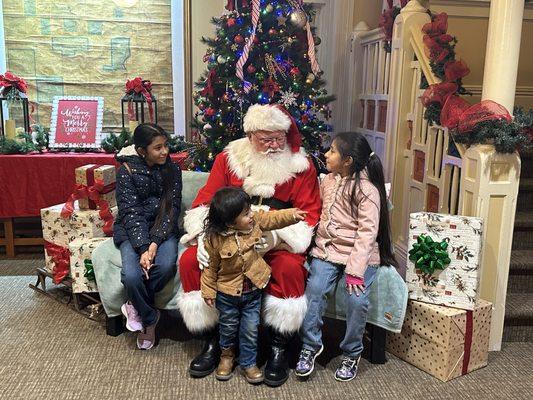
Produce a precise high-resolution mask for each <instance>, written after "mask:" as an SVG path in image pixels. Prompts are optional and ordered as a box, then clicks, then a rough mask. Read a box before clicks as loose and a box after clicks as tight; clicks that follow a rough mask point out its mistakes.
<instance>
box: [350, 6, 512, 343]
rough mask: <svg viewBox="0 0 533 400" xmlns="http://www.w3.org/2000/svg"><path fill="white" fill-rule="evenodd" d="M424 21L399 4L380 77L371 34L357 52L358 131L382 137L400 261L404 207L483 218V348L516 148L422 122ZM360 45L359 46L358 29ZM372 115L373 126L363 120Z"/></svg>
mask: <svg viewBox="0 0 533 400" xmlns="http://www.w3.org/2000/svg"><path fill="white" fill-rule="evenodd" d="M427 22H430V16H429V15H428V13H427V9H426V8H425V7H423V6H422V5H421V4H420V2H419V1H418V0H411V1H410V2H409V3H408V5H407V6H406V7H404V8H403V9H402V12H401V13H400V15H399V16H398V17H397V18H396V20H395V22H394V30H393V38H392V43H391V47H392V53H391V54H390V61H388V60H389V58H388V57H385V60H387V62H388V63H389V65H390V74H389V78H388V80H387V79H385V78H383V79H382V80H379V79H377V80H376V78H375V74H374V69H373V67H374V66H375V65H376V61H375V57H376V54H377V55H378V63H377V65H379V59H380V58H379V57H382V56H380V52H379V51H377V50H375V46H376V43H377V41H376V40H374V41H370V40H369V41H368V44H367V49H366V50H365V51H364V52H363V55H364V56H363V58H362V62H363V72H362V73H363V79H362V87H363V89H364V90H362V92H361V93H362V94H361V106H362V107H363V111H364V113H363V114H362V115H363V117H364V118H363V119H362V121H363V125H362V127H359V130H360V131H361V132H362V133H364V134H365V135H366V136H367V137H368V136H371V137H373V138H378V139H379V138H382V142H381V143H382V144H383V149H382V154H383V157H382V159H383V160H384V163H385V165H386V171H385V172H386V178H387V181H389V182H392V194H391V197H392V202H393V204H394V209H393V212H392V234H393V240H394V243H395V249H396V254H397V255H398V257H399V259H400V264H401V265H406V259H407V251H408V249H407V241H408V234H409V214H410V213H411V212H416V211H433V212H442V213H449V214H460V215H466V216H478V217H482V218H483V219H484V224H485V229H484V236H483V239H484V241H483V250H482V261H481V262H482V267H481V282H480V289H479V293H480V297H481V298H483V299H486V300H489V301H491V302H492V303H493V304H494V311H493V322H492V328H491V346H490V348H491V350H499V349H500V346H501V338H502V333H503V320H504V315H505V297H506V288H507V278H508V273H509V258H510V251H511V244H512V234H513V225H514V213H515V209H516V197H517V194H518V180H519V172H520V159H519V157H518V155H516V154H510V155H502V154H499V153H496V152H495V150H494V147H493V146H490V145H476V146H471V147H470V148H468V149H466V148H464V147H463V146H461V145H456V144H455V143H454V141H453V139H452V138H451V136H450V134H449V133H448V130H447V129H445V128H442V127H440V126H435V125H429V124H428V123H427V121H426V120H425V119H424V118H423V115H424V111H425V110H424V107H423V105H422V103H421V101H420V96H421V94H422V92H423V90H422V89H421V88H420V87H421V85H420V84H421V81H422V77H424V78H425V80H426V81H427V82H428V83H429V84H434V83H438V82H439V80H438V78H437V77H435V75H434V74H433V73H432V71H431V68H430V65H429V59H428V57H427V56H426V54H425V49H424V43H423V33H422V30H421V29H422V26H423V25H424V24H425V23H427ZM362 44H363V48H364V45H365V41H364V36H363V41H362ZM372 46H374V47H372ZM369 65H370V66H369ZM383 82H387V83H388V92H387V93H386V98H380V97H379V96H380V95H385V93H379V90H380V89H381V88H383V87H384V86H383V85H381V86H380V83H381V84H382V83H383ZM379 101H387V103H386V104H387V106H386V107H387V118H386V127H385V132H382V131H381V130H380V129H377V130H376V129H375V128H376V125H379V124H376V123H377V122H379V119H378V118H379V117H378V116H376V114H378V113H376V112H375V110H374V114H373V111H372V109H371V106H372V104H374V106H378V105H379V103H378V102H379ZM372 117H373V119H374V125H367V123H368V121H369V120H370V121H371V120H372ZM372 127H373V128H374V129H370V128H372ZM378 128H379V127H378ZM375 143H376V139H374V145H375ZM374 151H376V150H374Z"/></svg>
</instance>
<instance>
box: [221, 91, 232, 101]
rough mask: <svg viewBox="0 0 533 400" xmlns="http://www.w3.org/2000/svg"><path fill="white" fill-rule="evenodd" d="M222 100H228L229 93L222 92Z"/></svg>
mask: <svg viewBox="0 0 533 400" xmlns="http://www.w3.org/2000/svg"><path fill="white" fill-rule="evenodd" d="M222 100H224V101H230V96H229V93H227V92H226V93H224V95H223V96H222Z"/></svg>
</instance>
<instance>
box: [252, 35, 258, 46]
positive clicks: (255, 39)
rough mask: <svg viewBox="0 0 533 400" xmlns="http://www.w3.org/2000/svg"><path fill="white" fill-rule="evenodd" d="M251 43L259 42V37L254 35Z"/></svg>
mask: <svg viewBox="0 0 533 400" xmlns="http://www.w3.org/2000/svg"><path fill="white" fill-rule="evenodd" d="M253 43H254V44H257V43H259V38H258V37H257V36H254V40H253Z"/></svg>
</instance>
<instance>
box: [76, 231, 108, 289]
mask: <svg viewBox="0 0 533 400" xmlns="http://www.w3.org/2000/svg"><path fill="white" fill-rule="evenodd" d="M105 240H108V238H92V239H76V240H74V241H73V242H70V243H69V245H68V248H69V250H70V277H71V278H72V292H73V293H81V292H86V293H87V292H98V288H97V285H96V279H95V277H94V270H93V265H92V261H91V255H92V253H93V250H94V249H95V248H96V246H98V245H99V244H100V243H102V242H103V241H105Z"/></svg>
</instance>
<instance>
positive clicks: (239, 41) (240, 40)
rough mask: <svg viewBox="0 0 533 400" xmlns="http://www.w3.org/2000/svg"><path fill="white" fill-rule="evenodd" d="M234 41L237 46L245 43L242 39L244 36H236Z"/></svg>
mask: <svg viewBox="0 0 533 400" xmlns="http://www.w3.org/2000/svg"><path fill="white" fill-rule="evenodd" d="M233 41H234V42H235V43H237V44H241V43H244V38H243V37H242V35H235V37H234V38H233Z"/></svg>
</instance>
